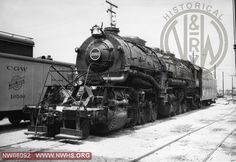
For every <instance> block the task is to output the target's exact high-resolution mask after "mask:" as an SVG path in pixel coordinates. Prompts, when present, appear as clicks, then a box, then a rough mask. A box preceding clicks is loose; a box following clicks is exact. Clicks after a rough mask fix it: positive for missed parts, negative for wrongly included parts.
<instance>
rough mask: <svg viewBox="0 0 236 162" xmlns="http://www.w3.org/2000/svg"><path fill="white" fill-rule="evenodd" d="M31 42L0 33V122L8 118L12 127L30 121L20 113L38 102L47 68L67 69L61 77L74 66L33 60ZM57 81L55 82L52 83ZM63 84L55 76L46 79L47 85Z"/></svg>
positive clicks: (20, 37) (37, 59) (59, 77)
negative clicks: (26, 106)
mask: <svg viewBox="0 0 236 162" xmlns="http://www.w3.org/2000/svg"><path fill="white" fill-rule="evenodd" d="M33 46H34V42H33V41H32V40H31V39H28V38H26V37H22V36H18V35H13V34H11V35H10V34H9V33H5V32H4V33H2V34H0V76H1V77H0V120H2V119H3V118H5V117H7V118H8V119H9V121H10V122H11V123H12V124H18V123H20V121H21V120H27V119H29V115H28V114H24V113H23V112H22V110H23V107H24V106H25V105H36V104H37V103H38V102H39V101H40V95H41V94H42V95H44V94H45V92H44V91H43V92H42V89H43V85H44V81H45V80H46V77H47V74H48V71H49V70H50V67H51V66H52V65H54V66H55V67H56V68H57V69H58V70H64V71H65V70H66V71H67V72H66V73H65V72H62V75H63V76H65V77H67V74H68V73H69V72H70V71H72V69H73V66H74V65H73V64H67V63H62V62H56V61H51V60H46V59H41V58H33V57H32V56H33ZM55 80H57V81H55ZM58 81H59V82H60V81H61V82H60V84H61V85H65V84H67V83H65V81H63V80H62V79H61V76H59V75H57V74H55V78H54V79H52V78H51V79H48V81H47V86H48V87H51V86H52V85H53V86H54V87H56V86H58V85H59V84H58Z"/></svg>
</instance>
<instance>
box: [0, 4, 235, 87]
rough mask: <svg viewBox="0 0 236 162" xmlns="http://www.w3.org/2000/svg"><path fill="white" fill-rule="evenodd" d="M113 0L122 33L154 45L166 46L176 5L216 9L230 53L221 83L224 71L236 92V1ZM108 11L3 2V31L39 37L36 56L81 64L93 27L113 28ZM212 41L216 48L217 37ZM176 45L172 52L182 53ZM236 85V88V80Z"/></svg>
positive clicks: (0, 17) (102, 7) (94, 6)
mask: <svg viewBox="0 0 236 162" xmlns="http://www.w3.org/2000/svg"><path fill="white" fill-rule="evenodd" d="M110 1H111V2H112V3H114V4H116V5H117V6H118V9H115V11H116V12H117V27H119V28H120V35H122V36H139V37H140V38H142V39H144V40H146V41H147V45H148V46H150V47H160V36H161V32H162V29H163V27H164V26H165V24H166V23H167V20H166V19H165V18H164V16H165V15H166V14H168V12H169V11H173V10H172V9H173V7H176V6H177V7H178V8H179V7H180V5H181V4H187V3H189V2H190V3H196V2H199V3H201V6H202V5H203V4H205V5H211V6H212V10H218V11H219V15H220V14H221V20H220V21H221V23H222V24H223V25H224V27H225V30H226V32H227V36H228V46H227V47H228V50H227V53H226V56H225V58H224V60H223V61H222V63H221V64H220V65H219V66H217V70H216V72H217V80H218V82H217V84H218V89H221V88H222V77H221V76H222V75H221V74H222V72H223V71H224V73H225V88H226V89H230V88H231V85H232V83H231V76H230V75H232V74H235V65H234V51H233V42H234V40H233V39H234V38H233V10H232V0H224V1H222V0H198V1H193V0H164V1H163V0H110ZM108 7H109V6H108V4H107V3H106V2H105V0H89V1H88V0H1V1H0V31H5V32H10V33H15V34H20V35H25V36H28V37H32V38H34V39H33V40H34V42H35V47H34V57H38V56H42V55H51V56H52V57H53V58H54V60H57V61H63V62H70V63H75V62H76V53H75V52H74V49H75V47H79V46H80V45H81V44H82V43H83V41H84V40H86V38H88V37H89V36H90V34H91V33H90V29H91V27H92V26H93V25H95V24H98V25H100V24H101V23H102V22H103V24H104V25H103V26H109V20H110V19H109V14H108V13H107V12H106V10H107V9H108ZM211 39H212V40H213V41H212V42H213V44H214V43H215V42H214V36H213V37H212V38H211ZM172 43H173V42H172ZM216 44H217V42H216ZM174 46H175V45H174V44H173V46H171V47H173V48H170V50H171V52H173V53H178V51H177V50H176V48H174ZM213 50H214V48H213ZM234 81H235V83H234V84H235V86H236V77H234Z"/></svg>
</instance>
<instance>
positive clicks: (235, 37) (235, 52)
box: [232, 0, 236, 73]
mask: <svg viewBox="0 0 236 162" xmlns="http://www.w3.org/2000/svg"><path fill="white" fill-rule="evenodd" d="M235 5H236V4H235V0H232V6H233V31H234V54H235V56H234V58H235V62H234V64H235V73H236V27H235V23H236V9H235Z"/></svg>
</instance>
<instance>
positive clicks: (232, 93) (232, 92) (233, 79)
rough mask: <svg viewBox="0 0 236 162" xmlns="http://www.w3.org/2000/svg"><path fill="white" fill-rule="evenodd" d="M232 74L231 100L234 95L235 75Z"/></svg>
mask: <svg viewBox="0 0 236 162" xmlns="http://www.w3.org/2000/svg"><path fill="white" fill-rule="evenodd" d="M231 76H232V100H233V97H234V76H236V75H231Z"/></svg>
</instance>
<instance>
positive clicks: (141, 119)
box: [25, 25, 216, 138]
mask: <svg viewBox="0 0 236 162" xmlns="http://www.w3.org/2000/svg"><path fill="white" fill-rule="evenodd" d="M118 33H119V29H118V28H116V27H114V26H113V27H107V28H105V29H104V30H103V29H102V28H101V27H99V26H97V25H95V26H93V28H92V29H91V37H89V38H88V39H87V40H85V41H84V42H83V44H82V45H81V47H80V48H76V52H77V61H76V70H75V71H76V72H75V73H74V75H75V80H74V82H73V86H72V87H70V88H67V87H63V86H62V87H58V90H57V92H58V93H57V94H56V95H57V96H58V95H59V97H57V98H59V99H58V100H56V101H55V100H54V101H53V102H52V98H53V96H54V95H55V94H53V93H52V92H50V91H48V93H46V95H45V97H44V99H43V102H41V105H40V107H34V108H30V107H26V108H25V109H26V111H27V112H29V113H30V114H31V116H32V118H31V119H32V120H31V125H30V126H29V128H28V130H29V132H28V133H33V134H34V133H35V132H37V134H38V133H40V134H44V135H45V134H46V135H47V136H55V135H58V136H61V135H67V136H68V135H70V136H76V137H82V138H86V137H88V135H89V133H90V131H93V132H96V133H99V134H104V133H107V132H110V131H113V130H117V129H121V128H123V127H132V126H135V125H137V124H145V123H147V122H152V121H155V120H156V119H157V118H158V117H168V116H173V115H176V114H180V113H184V112H186V111H188V110H191V109H197V108H199V107H201V104H202V103H204V104H210V103H212V102H214V100H215V98H216V80H215V79H213V78H212V77H209V76H210V75H211V74H210V73H209V71H207V70H203V69H202V68H201V67H198V66H196V65H193V64H192V63H191V62H189V61H186V60H181V59H178V58H176V57H175V56H174V54H171V53H164V52H162V51H160V50H158V49H153V48H149V47H147V46H145V41H144V40H142V39H140V38H138V37H121V36H119V35H118ZM205 75H207V76H208V77H204V76H205ZM205 83H207V86H205V85H203V84H205ZM203 88H205V89H203ZM208 90H209V91H210V94H209V93H208V92H206V91H208ZM65 94H70V96H69V97H68V96H67V97H66V96H65ZM204 95H205V96H204ZM206 95H208V96H207V97H206Z"/></svg>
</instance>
